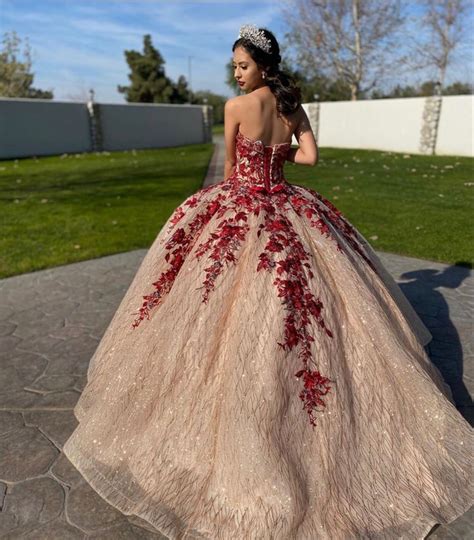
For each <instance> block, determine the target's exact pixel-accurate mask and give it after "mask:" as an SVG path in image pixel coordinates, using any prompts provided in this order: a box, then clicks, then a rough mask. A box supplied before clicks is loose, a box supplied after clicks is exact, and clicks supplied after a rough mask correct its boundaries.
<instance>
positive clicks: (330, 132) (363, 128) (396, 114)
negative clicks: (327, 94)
mask: <svg viewBox="0 0 474 540" xmlns="http://www.w3.org/2000/svg"><path fill="white" fill-rule="evenodd" d="M424 101H425V100H424V98H408V99H407V98H400V99H375V100H363V101H355V102H354V101H334V102H324V103H321V110H320V113H319V115H320V116H319V121H320V128H319V144H320V145H321V146H333V147H338V148H365V149H377V150H391V151H394V152H418V151H419V150H418V145H419V140H420V132H421V120H422V113H423V106H424Z"/></svg>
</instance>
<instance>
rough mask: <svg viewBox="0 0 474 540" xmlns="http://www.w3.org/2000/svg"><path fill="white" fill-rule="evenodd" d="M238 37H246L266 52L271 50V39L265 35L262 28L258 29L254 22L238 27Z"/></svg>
mask: <svg viewBox="0 0 474 540" xmlns="http://www.w3.org/2000/svg"><path fill="white" fill-rule="evenodd" d="M238 37H239V38H244V39H248V40H249V41H250V43H253V44H254V45H255V46H256V47H258V48H259V49H262V50H264V51H265V52H266V53H270V51H271V41H270V40H269V39H268V38H266V37H265V34H264V33H263V31H262V30H259V29H258V28H257V27H256V26H255V25H254V24H244V25H242V26H241V27H240V31H239V36H238Z"/></svg>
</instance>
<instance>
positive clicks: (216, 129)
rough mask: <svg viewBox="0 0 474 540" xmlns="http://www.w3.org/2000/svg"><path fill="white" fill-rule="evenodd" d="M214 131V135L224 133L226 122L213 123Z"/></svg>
mask: <svg viewBox="0 0 474 540" xmlns="http://www.w3.org/2000/svg"><path fill="white" fill-rule="evenodd" d="M212 133H213V134H214V135H224V124H213V126H212Z"/></svg>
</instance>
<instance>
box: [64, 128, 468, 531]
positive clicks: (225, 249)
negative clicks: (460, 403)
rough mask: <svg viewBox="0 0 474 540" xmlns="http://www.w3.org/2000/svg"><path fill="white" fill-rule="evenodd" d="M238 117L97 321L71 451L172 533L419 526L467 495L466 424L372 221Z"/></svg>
mask: <svg viewBox="0 0 474 540" xmlns="http://www.w3.org/2000/svg"><path fill="white" fill-rule="evenodd" d="M290 147H291V143H281V144H275V145H272V146H265V145H264V144H263V143H262V141H259V140H257V141H255V140H252V139H249V138H247V137H245V136H244V135H242V134H241V133H240V132H239V133H238V134H237V141H236V163H237V164H236V168H235V170H234V172H233V174H232V175H231V176H230V177H229V178H227V179H225V180H223V181H222V182H220V183H218V184H214V185H211V186H209V187H206V188H203V189H201V190H199V191H198V192H197V193H195V194H194V195H192V196H190V197H188V198H187V199H186V200H185V201H184V202H183V203H182V204H181V205H180V206H179V207H178V208H176V209H175V210H174V212H173V213H172V215H171V216H170V217H169V219H168V221H167V223H166V224H165V225H164V227H163V229H162V230H161V231H160V232H159V234H158V236H157V237H156V239H155V241H154V242H153V244H152V246H151V248H150V249H149V251H148V253H147V254H146V256H145V258H144V260H143V262H142V264H141V266H140V268H139V270H138V272H137V273H136V275H135V277H134V279H133V281H132V283H131V285H130V287H129V289H128V290H127V292H126V294H125V296H124V298H123V300H122V302H121V304H120V306H119V308H118V310H117V311H116V313H115V315H114V317H113V319H112V321H111V322H110V325H109V326H108V328H107V330H106V332H105V334H104V336H103V338H102V340H101V342H100V344H99V346H98V348H97V350H96V352H95V353H94V355H93V357H92V360H91V364H90V367H89V371H88V384H87V386H86V388H85V390H84V392H83V394H82V396H81V398H80V400H79V402H78V404H77V406H76V408H75V414H76V416H77V419H78V420H79V425H78V427H77V428H76V430H75V431H74V433H73V434H72V435H71V437H70V438H69V440H68V441H67V443H66V445H65V447H64V452H65V454H66V456H67V457H68V458H69V459H70V461H71V462H72V463H73V464H74V465H75V467H76V468H77V469H78V470H79V471H80V472H81V473H82V475H83V476H84V478H85V479H86V480H87V481H88V482H89V483H90V485H91V486H92V487H93V488H94V489H95V490H96V491H97V492H98V493H99V494H100V495H101V496H102V497H103V498H105V499H106V500H107V501H109V502H110V503H111V504H112V505H114V506H115V507H117V508H118V509H119V510H121V511H122V512H123V513H125V514H136V515H138V516H140V517H142V518H144V519H145V520H147V521H148V522H150V523H151V524H152V525H153V526H154V527H155V528H156V529H157V530H158V531H160V532H162V533H164V534H165V535H167V536H168V537H169V538H172V539H181V538H195V539H198V538H199V539H222V540H229V539H238V540H244V539H249V540H250V539H252V540H257V539H258V540H266V539H268V540H270V539H272V540H339V539H341V540H348V539H359V538H364V539H365V538H370V539H399V538H405V539H410V540H414V539H422V538H424V536H425V535H426V534H427V533H428V532H429V531H430V529H431V528H432V527H433V525H434V524H436V523H447V522H450V521H453V520H454V519H455V518H456V517H458V516H460V515H461V514H463V513H464V512H465V511H466V510H467V509H468V508H469V507H470V505H471V504H472V502H473V490H472V481H471V473H472V469H471V467H472V461H471V450H472V448H473V442H474V439H473V433H474V429H473V428H471V426H470V425H469V424H468V423H467V422H466V420H465V419H464V418H463V417H462V416H461V414H460V413H459V412H458V411H457V409H456V407H455V406H454V404H453V401H452V395H451V393H450V390H449V387H448V386H447V385H446V384H445V383H444V382H443V379H442V377H441V374H440V372H439V371H438V369H437V368H436V367H435V366H433V364H432V363H431V362H430V360H429V358H428V356H427V354H426V352H425V350H424V345H425V344H427V343H428V342H429V341H430V339H431V338H432V336H431V334H430V333H429V331H428V329H427V328H426V327H425V326H424V324H423V322H422V321H421V320H420V319H419V318H418V316H417V314H416V313H415V311H414V310H413V308H412V307H411V305H410V304H409V302H408V300H407V299H406V297H405V296H404V295H403V293H402V291H401V289H400V288H399V287H398V285H397V284H396V282H395V281H394V280H393V279H392V277H391V276H390V274H389V273H388V272H387V270H386V269H385V268H384V267H383V266H382V264H381V262H380V260H379V259H378V258H377V255H376V254H375V252H374V251H373V249H372V248H371V246H370V245H369V244H368V242H367V240H366V239H365V238H364V237H363V236H362V234H361V233H360V232H358V231H357V230H356V229H355V228H354V226H352V225H351V224H350V222H349V221H348V220H347V219H346V218H345V217H344V216H343V215H342V214H341V212H340V211H339V210H338V209H337V208H336V207H335V206H334V205H333V204H331V202H329V201H328V200H327V199H325V198H324V197H323V196H321V195H320V194H319V193H318V192H316V191H314V190H312V189H309V188H307V187H302V186H299V185H296V184H291V183H289V182H288V181H287V180H286V178H285V177H284V174H283V165H284V162H285V157H286V154H287V152H288V150H289V148H290Z"/></svg>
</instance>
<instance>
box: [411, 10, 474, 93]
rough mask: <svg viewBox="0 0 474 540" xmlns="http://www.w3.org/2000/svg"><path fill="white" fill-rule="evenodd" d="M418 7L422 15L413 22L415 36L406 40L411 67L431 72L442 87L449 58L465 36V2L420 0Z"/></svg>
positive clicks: (450, 58)
mask: <svg viewBox="0 0 474 540" xmlns="http://www.w3.org/2000/svg"><path fill="white" fill-rule="evenodd" d="M420 5H422V6H423V7H424V8H425V12H424V15H423V17H421V19H420V20H419V21H417V23H418V24H417V27H416V34H415V33H413V34H412V35H411V37H410V40H411V42H412V47H413V51H414V54H413V55H412V56H411V66H412V67H413V68H414V69H420V68H426V67H427V68H431V69H432V70H433V71H434V73H433V74H432V75H433V77H434V78H436V79H437V80H438V81H439V82H440V84H441V87H442V86H443V85H444V82H445V78H446V71H447V68H448V66H449V64H450V62H451V61H452V59H453V55H454V54H455V52H457V51H458V49H459V45H460V44H461V42H462V40H463V39H464V38H465V36H466V17H465V13H466V11H467V9H468V6H467V3H466V1H465V0H420ZM420 29H421V30H423V29H424V30H425V32H423V31H421V32H420Z"/></svg>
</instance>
